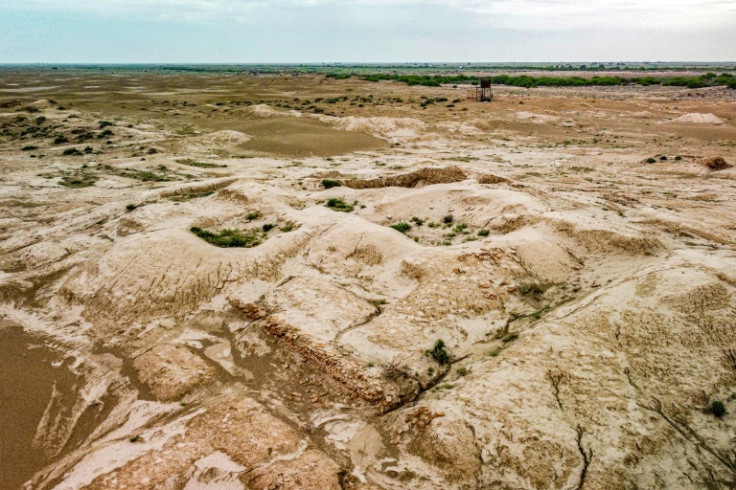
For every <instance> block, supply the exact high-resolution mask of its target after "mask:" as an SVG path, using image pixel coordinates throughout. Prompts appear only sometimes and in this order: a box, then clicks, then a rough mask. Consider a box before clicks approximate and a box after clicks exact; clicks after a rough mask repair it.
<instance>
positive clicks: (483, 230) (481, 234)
mask: <svg viewBox="0 0 736 490" xmlns="http://www.w3.org/2000/svg"><path fill="white" fill-rule="evenodd" d="M490 234H491V230H486V229H485V228H484V229H482V230H479V231H478V236H488V235H490Z"/></svg>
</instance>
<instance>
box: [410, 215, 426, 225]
mask: <svg viewBox="0 0 736 490" xmlns="http://www.w3.org/2000/svg"><path fill="white" fill-rule="evenodd" d="M411 220H412V221H413V222H414V223H416V225H417V226H422V225H423V224H424V220H423V219H421V218H417V217H416V216H414V217H412V219H411Z"/></svg>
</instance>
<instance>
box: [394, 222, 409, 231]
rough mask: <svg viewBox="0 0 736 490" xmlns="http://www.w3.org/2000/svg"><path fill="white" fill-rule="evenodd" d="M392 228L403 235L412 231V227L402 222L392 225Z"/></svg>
mask: <svg viewBox="0 0 736 490" xmlns="http://www.w3.org/2000/svg"><path fill="white" fill-rule="evenodd" d="M391 228H393V229H394V230H396V231H400V232H401V233H406V232H407V231H409V230H411V225H410V224H409V223H405V222H403V221H402V222H401V223H396V224H393V225H391Z"/></svg>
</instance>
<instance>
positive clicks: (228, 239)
mask: <svg viewBox="0 0 736 490" xmlns="http://www.w3.org/2000/svg"><path fill="white" fill-rule="evenodd" d="M189 230H190V231H191V232H192V233H194V234H195V235H197V236H198V237H199V238H201V239H202V240H204V241H206V242H207V243H209V244H211V245H215V246H216V247H222V248H230V247H245V248H251V247H255V246H258V245H260V244H261V240H260V237H259V235H258V234H257V233H256V232H254V231H252V230H251V231H245V232H242V231H238V230H231V229H227V228H226V229H223V230H221V231H220V233H212V232H211V231H208V230H203V229H202V228H199V227H196V226H192V227H191V228H190V229H189Z"/></svg>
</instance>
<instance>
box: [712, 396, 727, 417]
mask: <svg viewBox="0 0 736 490" xmlns="http://www.w3.org/2000/svg"><path fill="white" fill-rule="evenodd" d="M710 413H712V414H713V415H715V416H716V417H718V418H721V417H723V416H724V415H726V405H724V404H723V402H722V401H719V400H713V401H712V402H711V404H710Z"/></svg>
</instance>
